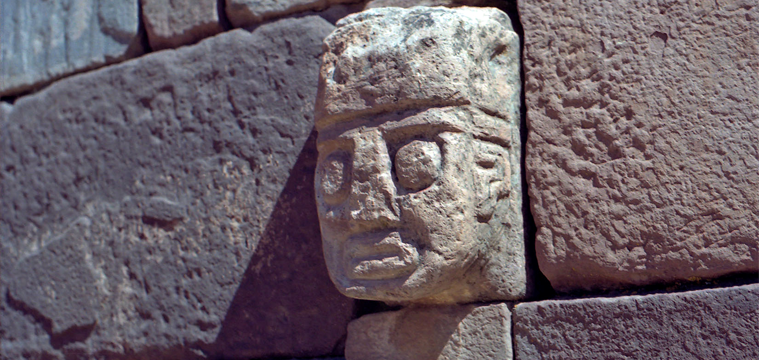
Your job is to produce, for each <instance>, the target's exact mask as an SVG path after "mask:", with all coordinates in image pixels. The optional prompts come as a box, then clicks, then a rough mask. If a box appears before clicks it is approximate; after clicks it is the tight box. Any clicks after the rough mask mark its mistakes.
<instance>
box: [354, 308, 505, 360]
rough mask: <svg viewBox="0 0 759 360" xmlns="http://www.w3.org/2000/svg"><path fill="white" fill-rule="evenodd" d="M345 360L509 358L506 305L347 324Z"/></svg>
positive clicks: (420, 311) (387, 315)
mask: <svg viewBox="0 0 759 360" xmlns="http://www.w3.org/2000/svg"><path fill="white" fill-rule="evenodd" d="M345 358H346V359H347V360H380V359H382V360H384V359H393V360H406V359H408V360H453V359H457V360H473V359H483V360H485V359H488V360H490V359H492V360H506V359H512V347H511V312H510V311H509V309H508V307H507V305H506V304H492V305H454V306H445V307H431V308H425V307H422V308H405V309H402V310H399V311H388V312H383V313H376V314H370V315H365V316H362V317H360V318H358V319H357V320H353V321H351V323H350V325H348V340H347V341H346V343H345Z"/></svg>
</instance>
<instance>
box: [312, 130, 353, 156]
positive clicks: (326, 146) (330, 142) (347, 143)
mask: <svg viewBox="0 0 759 360" xmlns="http://www.w3.org/2000/svg"><path fill="white" fill-rule="evenodd" d="M352 142H353V139H352V138H351V137H350V136H348V135H345V133H343V134H340V135H338V136H336V137H333V138H329V139H325V140H317V142H316V150H317V151H319V152H320V153H321V152H323V151H325V150H329V151H330V152H331V151H334V150H335V149H337V148H340V149H344V150H348V149H349V148H351V147H352Z"/></svg>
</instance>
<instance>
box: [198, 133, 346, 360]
mask: <svg viewBox="0 0 759 360" xmlns="http://www.w3.org/2000/svg"><path fill="white" fill-rule="evenodd" d="M315 140H316V138H315V132H312V133H311V135H310V136H309V138H308V140H307V141H306V143H305V145H304V147H303V150H302V151H301V153H300V155H299V156H298V159H297V162H296V163H295V166H293V170H292V172H291V173H290V177H289V179H288V180H287V183H286V184H285V187H284V189H283V190H282V193H281V194H280V196H279V199H278V200H277V203H276V205H275V207H274V211H273V212H272V215H271V217H270V218H269V222H268V224H267V225H266V229H265V230H264V233H263V236H262V237H261V241H260V243H259V245H258V247H257V249H256V252H255V254H254V255H253V257H252V258H251V259H250V262H249V263H248V267H247V269H246V270H245V274H244V275H243V278H242V281H241V282H240V287H239V288H238V289H237V292H236V293H235V295H234V298H233V299H232V302H231V304H230V306H229V310H228V311H227V314H226V316H225V318H224V321H223V322H222V327H221V330H220V331H219V334H218V336H217V338H216V341H215V342H214V343H213V344H210V345H208V346H207V347H206V348H205V349H204V351H205V352H206V353H207V354H208V355H211V356H212V357H224V358H229V357H231V358H250V357H256V358H261V357H277V356H304V357H306V356H324V355H330V354H331V355H341V354H342V352H343V346H344V342H345V331H346V327H345V326H346V323H347V322H348V321H349V320H350V317H351V315H352V314H354V309H353V307H354V300H352V299H349V298H347V297H345V296H343V295H341V294H340V293H338V292H337V290H336V289H335V288H334V286H333V285H332V283H331V282H330V281H329V276H328V274H327V267H326V265H325V264H324V257H323V255H322V248H321V234H320V231H319V219H318V216H317V212H316V203H315V200H314V187H313V184H314V170H315V167H316V156H317V153H316V141H315ZM328 313H331V314H338V315H339V316H341V318H332V319H325V318H324V314H328Z"/></svg>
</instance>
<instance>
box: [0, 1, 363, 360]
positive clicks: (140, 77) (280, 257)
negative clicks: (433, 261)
mask: <svg viewBox="0 0 759 360" xmlns="http://www.w3.org/2000/svg"><path fill="white" fill-rule="evenodd" d="M332 29H333V26H332V25H331V24H329V23H327V22H326V21H324V20H323V19H321V18H319V17H314V16H312V17H304V18H299V19H290V20H282V21H277V22H273V23H269V24H266V25H262V26H260V27H259V28H257V29H256V30H255V31H254V32H252V33H250V32H247V31H244V30H235V31H232V32H229V33H224V34H221V35H218V36H216V37H213V38H209V39H206V40H204V41H202V42H200V43H199V44H197V45H194V46H189V47H184V48H181V49H179V50H167V51H161V52H156V53H154V54H151V55H148V56H145V57H142V58H140V59H136V60H132V61H128V62H125V63H122V64H118V65H114V66H112V67H108V68H105V69H101V70H97V71H93V72H90V73H87V74H82V75H77V76H72V77H70V78H67V79H65V80H61V81H59V82H56V83H55V84H53V85H52V86H50V87H49V88H47V89H45V90H43V91H41V92H39V93H37V94H34V95H30V96H27V97H22V98H19V99H17V100H16V102H15V103H14V105H8V104H5V103H3V104H2V105H1V106H0V123H1V124H2V127H0V153H2V154H3V155H2V156H0V192H1V193H2V194H3V195H2V197H3V199H2V202H0V246H2V248H1V249H0V273H2V278H0V286H1V288H0V292H1V293H2V298H1V299H0V319H2V321H1V322H0V334H2V335H0V337H1V340H2V341H1V342H0V351H1V352H2V357H3V358H8V359H24V358H35V359H36V358H51V359H62V358H111V359H121V358H129V359H156V358H182V359H192V358H204V357H205V358H207V357H210V358H264V357H275V356H276V357H293V356H298V357H314V356H326V355H338V354H336V353H334V351H339V350H335V349H340V343H341V341H343V340H342V339H343V337H344V335H345V328H346V325H347V323H348V321H349V319H350V318H351V316H352V314H353V311H354V309H353V301H352V300H350V299H348V298H345V297H343V296H341V295H340V294H339V293H338V292H337V291H336V290H335V289H334V287H333V286H332V284H331V283H330V281H329V278H328V275H327V271H326V268H325V265H324V260H323V257H322V253H321V241H320V238H319V227H318V219H317V214H316V206H315V204H314V200H313V199H314V194H313V181H314V180H313V174H314V167H315V163H316V149H315V141H314V137H310V136H311V135H310V134H311V133H312V128H313V119H312V112H313V103H314V97H315V94H316V87H315V84H316V83H317V74H318V67H319V55H320V53H321V51H322V50H321V49H322V47H321V43H322V39H323V38H324V37H325V36H326V35H327V34H328V33H329V32H330V31H331V30H332ZM285 41H288V42H289V44H290V45H291V46H292V47H293V49H296V50H297V51H293V52H292V53H290V52H288V49H287V46H286V45H285Z"/></svg>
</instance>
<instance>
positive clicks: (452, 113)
mask: <svg viewBox="0 0 759 360" xmlns="http://www.w3.org/2000/svg"><path fill="white" fill-rule="evenodd" d="M446 131H448V132H464V133H469V134H471V135H472V136H473V137H476V138H481V139H485V140H489V141H491V142H494V143H497V144H500V145H503V146H507V147H508V146H510V144H511V136H512V133H511V128H510V126H508V124H507V123H506V122H505V121H503V119H499V118H497V117H493V116H490V115H487V114H483V113H481V112H480V111H478V110H477V109H473V108H471V107H452V108H432V109H427V110H424V111H416V112H409V111H407V112H399V113H388V114H380V115H375V116H370V117H356V118H352V119H349V120H345V121H342V122H339V123H336V124H333V125H332V126H330V127H327V128H323V129H320V130H319V137H318V140H317V141H318V142H319V143H323V142H327V141H331V140H337V139H349V138H354V137H356V136H361V135H362V134H366V133H370V132H371V133H379V134H381V135H382V136H385V137H388V138H393V137H402V136H403V135H404V134H412V135H421V134H430V133H439V132H446Z"/></svg>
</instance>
